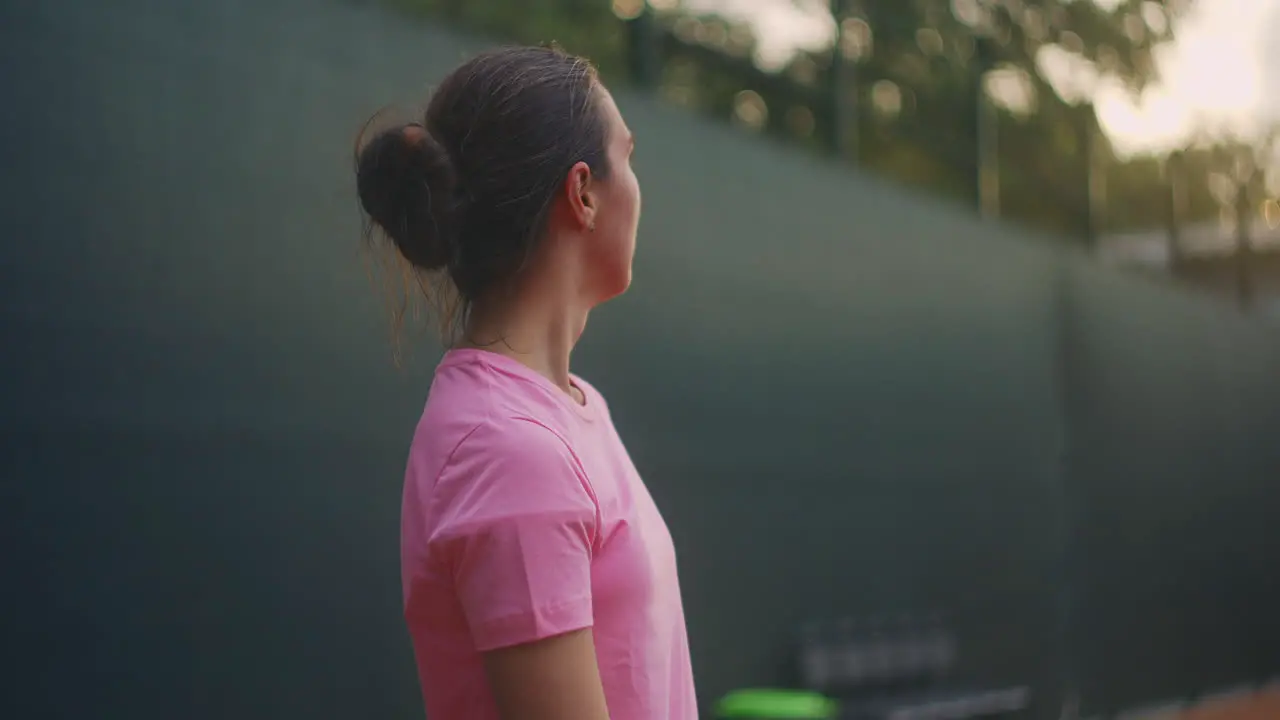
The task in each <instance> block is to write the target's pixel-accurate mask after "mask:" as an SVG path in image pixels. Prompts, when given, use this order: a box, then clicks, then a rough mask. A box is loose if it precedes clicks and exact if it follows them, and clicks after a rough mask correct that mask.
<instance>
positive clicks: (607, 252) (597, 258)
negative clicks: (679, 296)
mask: <svg viewBox="0 0 1280 720" xmlns="http://www.w3.org/2000/svg"><path fill="white" fill-rule="evenodd" d="M597 92H599V93H600V98H599V100H600V103H599V107H600V112H601V113H603V115H604V120H605V126H606V127H607V129H608V131H607V134H606V139H605V154H606V156H607V157H608V158H609V173H608V175H607V176H606V177H605V178H604V179H599V178H597V179H595V180H594V181H593V183H594V184H595V187H594V190H595V193H594V194H595V196H596V201H597V203H598V207H597V210H596V220H595V230H594V231H593V232H592V233H591V234H590V236H589V241H590V248H591V266H592V267H591V271H592V275H593V276H595V277H596V278H598V280H599V285H600V287H599V291H600V295H601V297H600V301H601V302H603V301H605V300H608V299H609V298H612V297H616V296H617V295H621V294H622V293H623V292H625V291H626V290H627V288H628V287H630V285H631V262H632V259H633V258H634V257H635V250H636V231H637V229H638V228H639V225H640V182H639V181H638V180H637V179H636V174H635V172H634V171H633V170H632V168H631V155H632V152H633V151H634V150H635V140H634V138H633V137H632V135H631V130H630V128H628V127H627V123H626V121H625V120H623V119H622V113H621V112H620V111H619V110H618V106H617V104H616V103H615V102H614V100H613V96H612V95H611V94H609V91H608V90H606V89H605V88H604V86H599V87H598V88H597Z"/></svg>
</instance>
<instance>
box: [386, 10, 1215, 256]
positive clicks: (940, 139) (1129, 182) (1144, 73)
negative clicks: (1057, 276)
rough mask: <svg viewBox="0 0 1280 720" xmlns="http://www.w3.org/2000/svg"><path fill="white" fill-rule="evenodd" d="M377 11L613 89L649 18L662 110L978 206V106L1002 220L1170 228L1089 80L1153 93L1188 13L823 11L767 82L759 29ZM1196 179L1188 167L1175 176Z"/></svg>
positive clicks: (595, 15)
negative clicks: (823, 26)
mask: <svg viewBox="0 0 1280 720" xmlns="http://www.w3.org/2000/svg"><path fill="white" fill-rule="evenodd" d="M388 1H389V2H393V3H396V4H398V5H400V6H402V7H404V8H406V9H409V10H412V11H414V12H419V13H427V14H433V15H437V16H438V15H444V16H447V17H448V18H450V19H451V20H453V21H455V22H458V23H460V24H462V25H465V26H468V27H471V28H474V29H476V30H479V31H481V32H484V33H487V34H493V35H496V36H499V37H504V38H509V39H511V40H514V41H520V42H544V41H555V42H558V43H559V44H561V45H563V46H564V47H566V48H567V49H569V50H571V51H573V52H577V53H581V54H584V55H587V56H589V57H591V58H592V59H593V60H595V61H596V63H597V64H598V65H599V66H600V68H601V70H602V72H603V73H604V74H605V75H606V76H607V77H610V78H611V79H618V78H621V77H623V76H624V75H625V74H626V73H627V72H628V67H629V65H628V61H627V59H628V53H629V52H633V51H635V50H636V49H637V48H636V47H635V44H636V37H637V36H636V34H635V33H631V34H628V32H627V25H626V22H624V21H627V20H632V19H635V18H637V17H639V16H640V14H641V13H642V12H646V11H647V12H651V13H653V14H654V15H653V16H652V17H654V18H655V19H656V22H654V26H655V28H656V32H655V33H654V37H653V39H652V41H653V43H654V48H653V49H654V51H655V53H656V54H657V56H658V57H659V58H660V68H659V71H658V73H657V75H658V77H657V84H658V86H659V91H660V92H661V93H662V94H663V95H664V96H665V97H666V98H667V99H668V100H670V101H671V102H674V103H677V104H680V105H683V106H686V107H689V108H692V109H696V110H699V111H701V112H704V113H709V114H713V115H716V116H718V117H722V118H726V119H730V120H732V121H734V122H736V123H737V124H740V125H743V126H745V127H747V128H750V129H753V130H758V131H760V132H763V133H765V134H766V135H769V136H774V137H778V138H785V139H787V140H789V141H792V142H797V143H799V144H801V145H804V146H808V147H810V148H813V149H815V150H821V151H824V152H833V151H835V150H836V145H837V144H838V143H837V142H836V138H840V137H842V134H843V137H850V138H851V140H850V141H849V143H848V144H849V145H850V148H847V149H846V150H847V151H848V152H849V154H850V155H851V156H852V155H856V157H857V159H858V161H859V162H860V163H862V164H863V165H864V166H866V167H867V168H868V169H870V170H872V171H874V172H877V173H880V174H883V175H887V176H889V177H892V178H895V179H897V180H900V181H903V182H905V183H909V184H912V185H915V186H919V187H923V188H926V189H929V190H931V191H933V192H936V193H939V194H942V195H944V196H950V197H953V198H956V199H959V200H961V201H964V202H972V201H973V198H974V197H975V195H976V188H975V183H976V182H977V177H978V154H977V147H978V135H979V120H978V118H979V112H980V105H979V102H980V98H984V99H985V98H990V102H991V103H992V104H993V105H994V108H995V113H994V115H993V117H995V118H996V119H995V122H996V123H997V125H998V130H999V131H998V134H997V137H998V157H999V158H1000V161H999V172H1000V175H1001V177H1002V182H1001V187H1000V195H1001V202H1000V205H1001V210H1002V213H1003V214H1004V215H1005V216H1006V217H1009V218H1011V219H1015V220H1018V221H1021V222H1026V223H1029V224H1032V225H1035V226H1038V227H1040V228H1043V229H1047V230H1050V231H1056V232H1060V233H1065V234H1069V235H1073V236H1084V235H1088V234H1091V233H1096V232H1098V231H1100V230H1116V229H1124V228H1131V227H1137V226H1144V227H1155V226H1158V225H1160V224H1162V223H1163V222H1164V221H1165V218H1166V216H1167V210H1166V209H1165V207H1166V205H1167V198H1168V193H1167V190H1166V189H1165V182H1164V179H1163V174H1162V166H1161V163H1160V162H1158V161H1156V160H1154V159H1150V158H1139V159H1136V160H1132V161H1123V162H1122V161H1119V160H1117V158H1116V157H1115V154H1114V153H1113V151H1112V149H1111V147H1110V145H1109V144H1108V143H1107V142H1106V140H1105V138H1104V137H1102V134H1101V132H1100V130H1099V128H1098V123H1097V119H1096V116H1095V113H1094V112H1093V109H1092V106H1091V105H1089V104H1088V102H1087V98H1088V97H1089V95H1090V94H1091V91H1092V89H1093V88H1094V87H1096V85H1097V82H1098V81H1099V78H1103V77H1105V78H1110V79H1113V80H1116V81H1119V82H1121V83H1123V84H1125V85H1126V86H1128V87H1129V88H1132V89H1133V90H1134V91H1138V90H1140V89H1142V88H1143V87H1144V86H1145V85H1146V84H1148V83H1150V82H1151V81H1153V80H1155V79H1156V68H1155V64H1154V63H1153V62H1152V59H1151V58H1152V50H1153V48H1154V47H1155V46H1157V45H1158V44H1159V43H1162V42H1165V41H1167V40H1168V39H1169V38H1170V36H1171V32H1172V28H1173V24H1174V23H1173V20H1174V19H1175V18H1176V17H1178V16H1179V15H1180V14H1182V13H1183V12H1185V11H1186V9H1187V7H1188V6H1189V4H1190V2H1191V1H1192V0H1093V1H1090V0H831V3H830V4H831V12H832V18H833V21H834V22H833V23H832V26H833V28H838V31H837V32H833V38H832V39H833V42H832V43H831V44H830V46H829V47H825V48H818V49H814V50H807V51H805V50H802V51H797V52H796V53H795V55H794V56H793V57H791V59H790V60H789V61H788V62H786V63H785V64H784V65H783V66H782V67H781V68H774V69H770V70H767V71H766V70H764V69H762V68H761V67H759V66H758V64H756V63H754V62H753V61H752V59H753V57H755V50H756V48H757V46H758V43H757V37H756V35H755V33H756V29H755V28H753V27H752V26H750V25H748V24H745V23H743V22H741V21H735V20H733V19H730V18H727V17H723V16H719V15H715V14H703V15H695V14H692V13H689V12H687V11H685V10H684V9H683V8H682V7H681V3H679V2H676V1H674V0H667V1H666V2H649V3H646V2H644V0H612V1H610V0H543V1H542V2H536V3H534V2H513V1H512V0H388ZM793 1H795V2H797V4H804V3H801V2H800V0H793ZM807 5H808V6H810V7H811V6H812V5H813V2H810V3H807ZM655 8H658V9H657V10H655ZM836 70H839V71H840V72H835V71H836ZM842 99H843V104H842ZM984 101H985V100H984ZM1200 167H1201V166H1199V165H1196V163H1195V162H1191V163H1189V167H1188V174H1189V176H1192V177H1194V173H1196V172H1198V170H1199V168H1200ZM1100 169H1102V170H1103V171H1102V172H1101V173H1100V174H1098V173H1097V171H1098V170H1100ZM1091 171H1093V172H1095V174H1098V176H1097V177H1096V178H1095V182H1094V183H1093V184H1092V185H1091V183H1090V179H1089V178H1090V175H1089V173H1090V172H1091ZM1104 177H1105V183H1101V182H1098V181H1100V180H1102V179H1104ZM1204 186H1205V183H1204V182H1196V181H1194V180H1193V181H1192V182H1191V183H1190V187H1191V188H1192V189H1193V195H1196V199H1195V200H1194V201H1193V202H1191V203H1190V204H1189V207H1190V212H1191V213H1192V215H1193V216H1200V213H1204V212H1210V209H1209V205H1207V204H1206V203H1205V202H1203V200H1204V197H1207V189H1204ZM1091 187H1092V190H1093V193H1094V194H1093V198H1094V199H1095V200H1098V201H1101V202H1100V203H1098V204H1100V205H1102V206H1103V208H1104V211H1103V212H1102V213H1101V214H1100V215H1098V214H1094V215H1091V214H1090V204H1089V199H1090V189H1091ZM1197 193H1198V194H1197ZM1212 212H1216V206H1215V209H1214V210H1213V211H1212Z"/></svg>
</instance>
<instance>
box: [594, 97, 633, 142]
mask: <svg viewBox="0 0 1280 720" xmlns="http://www.w3.org/2000/svg"><path fill="white" fill-rule="evenodd" d="M597 92H599V93H600V98H599V100H600V114H601V115H602V116H603V117H604V122H605V126H607V127H608V128H609V139H610V140H612V141H614V142H628V141H629V140H630V139H631V129H630V128H628V127H627V121H626V120H624V119H623V118H622V111H621V110H619V109H618V103H616V102H614V99H613V93H611V92H609V90H608V88H606V87H605V86H604V85H599V86H597Z"/></svg>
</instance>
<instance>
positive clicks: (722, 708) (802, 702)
mask: <svg viewBox="0 0 1280 720" xmlns="http://www.w3.org/2000/svg"><path fill="white" fill-rule="evenodd" d="M835 714H836V702H835V701H834V700H832V699H831V698H828V697H826V696H823V695H819V694H818V693H812V692H803V691H798V690H767V689H761V690H735V691H733V692H731V693H729V694H728V695H725V696H724V697H723V698H721V699H720V702H719V703H718V704H717V705H716V717H717V718H751V719H752V720H819V719H822V720H826V719H828V718H834V717H835Z"/></svg>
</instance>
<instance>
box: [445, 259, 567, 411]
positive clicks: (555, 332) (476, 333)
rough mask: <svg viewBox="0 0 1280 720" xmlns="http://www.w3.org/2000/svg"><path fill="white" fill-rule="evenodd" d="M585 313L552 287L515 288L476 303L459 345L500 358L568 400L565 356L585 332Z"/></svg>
mask: <svg viewBox="0 0 1280 720" xmlns="http://www.w3.org/2000/svg"><path fill="white" fill-rule="evenodd" d="M559 287H561V288H563V287H566V286H564V285H560V286H559ZM569 287H572V286H569ZM589 309H590V308H589V307H588V305H587V304H586V303H583V302H582V301H581V300H580V299H578V298H575V297H573V296H572V294H570V293H566V292H564V291H563V290H558V289H557V287H556V285H555V284H551V285H550V286H549V287H546V286H544V287H542V288H538V287H524V288H517V289H516V290H515V291H514V292H510V293H504V294H503V295H502V296H495V297H492V298H488V299H487V300H486V301H485V302H478V303H476V305H475V306H474V307H473V308H472V312H471V319H470V321H469V322H468V323H467V328H466V334H465V335H464V337H463V342H462V344H463V345H464V346H466V347H473V348H479V349H483V350H488V351H490V352H496V353H499V354H502V355H506V356H508V357H510V358H512V359H514V360H516V361H518V362H520V363H522V364H524V365H525V366H527V367H529V368H530V369H532V370H533V371H534V372H537V373H539V374H541V375H543V376H544V377H546V378H548V379H549V380H551V382H553V383H555V384H556V386H557V387H559V388H560V389H562V390H564V391H565V392H566V393H568V394H570V395H574V394H575V391H574V388H573V384H572V382H571V381H570V379H569V356H570V354H572V352H573V347H574V346H575V345H576V344H577V343H578V338H579V337H581V336H582V331H583V330H584V329H585V328H586V324H587V313H588V311H589Z"/></svg>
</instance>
